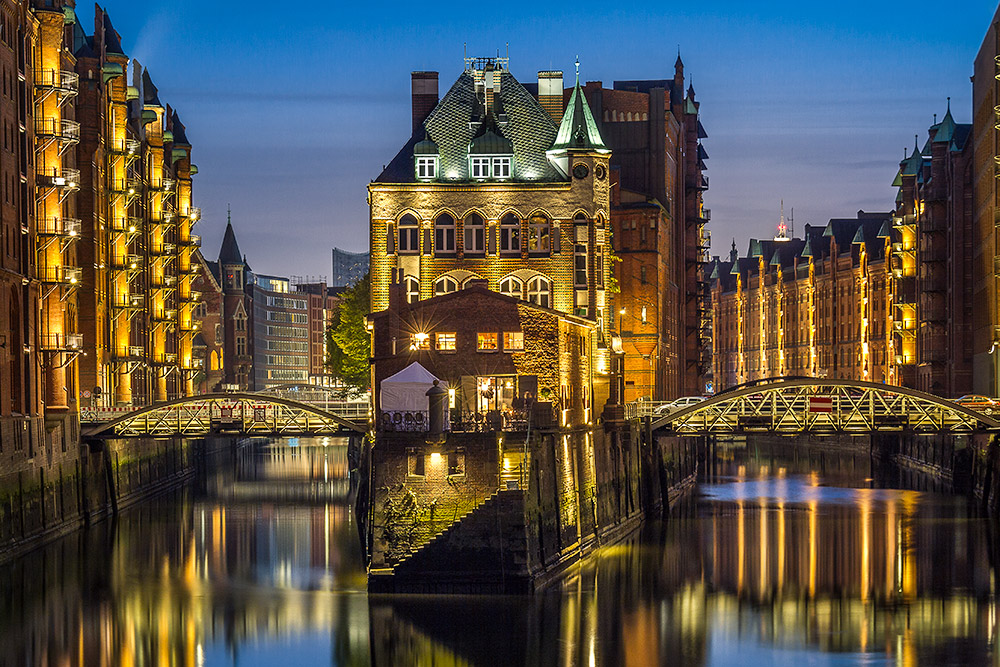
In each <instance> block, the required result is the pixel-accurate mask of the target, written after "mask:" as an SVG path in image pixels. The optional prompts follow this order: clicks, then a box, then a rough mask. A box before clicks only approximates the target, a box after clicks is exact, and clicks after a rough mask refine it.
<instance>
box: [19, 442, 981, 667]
mask: <svg viewBox="0 0 1000 667" xmlns="http://www.w3.org/2000/svg"><path fill="white" fill-rule="evenodd" d="M345 445H346V442H335V443H332V442H329V441H328V442H326V443H325V445H324V444H320V443H316V442H310V441H306V440H303V441H301V442H300V443H299V444H298V446H297V447H295V448H287V447H280V446H279V447H276V446H270V447H265V448H258V449H256V450H254V453H253V454H252V455H251V454H244V455H242V456H235V457H232V458H231V459H226V460H224V461H223V463H222V465H220V466H219V467H218V469H217V470H216V471H215V472H214V473H213V474H212V475H210V476H209V477H208V478H206V479H204V480H202V481H201V482H199V483H198V484H197V485H195V486H194V487H192V488H191V489H188V490H186V491H185V492H183V493H180V494H176V496H175V497H171V498H169V499H158V500H154V501H152V502H149V503H146V504H144V505H142V506H141V507H137V508H134V509H132V510H129V511H127V512H125V513H124V514H123V515H122V516H121V517H120V519H119V520H118V521H117V523H116V524H115V525H111V524H110V523H104V524H100V525H98V526H97V527H95V528H94V529H93V530H91V531H90V532H88V533H79V534H76V535H73V536H71V537H69V538H67V539H64V540H62V541H60V542H58V543H56V544H54V545H52V546H50V547H46V548H45V549H42V550H39V551H36V552H33V553H32V554H29V555H28V556H26V557H24V558H22V559H21V560H19V561H18V562H16V563H14V564H13V565H12V566H11V567H8V568H4V569H2V570H0V590H3V591H9V595H5V596H0V665H6V664H11V665H29V664H31V665H33V664H60V665H119V664H122V665H129V664H134V665H160V664H164V665H165V664H182V665H230V664H240V665H266V664H299V665H311V664H330V665H361V664H379V665H408V664H436V665H452V664H454V665H460V664H471V665H519V664H528V665H553V664H559V665H626V666H630V665H655V664H695V665H752V664H776V665H813V664H863V665H883V664H893V665H897V664H898V665H913V664H962V665H978V664H989V663H994V662H995V661H996V657H995V655H994V653H993V648H992V647H993V645H994V642H995V640H996V606H995V600H994V576H995V569H994V565H995V559H996V553H997V551H996V548H997V544H996V541H995V536H994V534H993V532H992V530H991V526H992V524H991V523H990V522H989V521H988V520H986V519H983V518H981V517H980V516H979V515H978V514H977V512H976V511H975V508H974V505H973V504H970V503H969V502H968V501H967V500H966V499H965V498H958V497H953V496H945V495H940V494H937V493H933V492H927V491H921V492H918V491H901V490H889V489H878V488H869V487H871V486H873V485H874V483H873V482H872V478H873V477H875V478H879V479H881V478H884V477H885V476H884V475H878V474H875V473H873V471H872V470H871V469H870V465H869V463H868V459H867V457H856V456H851V455H843V456H836V455H824V456H823V457H822V458H821V460H820V459H817V458H815V457H811V456H808V457H806V456H801V455H800V454H799V453H796V454H795V455H794V456H788V457H785V458H783V457H781V456H769V457H766V458H761V457H759V456H753V455H751V454H748V453H747V452H745V451H742V452H741V451H736V452H734V453H732V455H733V459H732V460H731V461H729V462H727V463H725V464H723V465H722V466H721V467H719V468H716V470H715V472H716V474H715V475H714V476H713V477H712V479H711V481H710V483H708V482H706V483H703V484H702V485H701V486H700V487H699V490H698V493H697V495H696V496H695V497H694V498H692V499H691V500H690V501H689V502H687V503H685V504H684V505H683V506H681V507H678V508H675V510H674V512H673V513H672V514H671V516H670V517H669V518H668V519H667V520H666V521H663V522H650V523H649V524H648V525H647V526H645V527H644V529H643V530H642V531H641V532H640V533H638V534H636V535H635V536H633V537H632V538H631V539H629V540H628V541H626V542H625V543H622V544H618V545H614V546H610V547H607V548H605V549H602V550H601V551H600V552H598V553H597V554H596V555H595V556H594V557H593V558H591V559H590V560H588V561H587V562H586V563H585V565H584V566H582V567H580V568H577V569H575V570H573V571H571V572H570V573H569V574H568V575H567V576H566V577H565V579H564V580H562V581H561V582H559V583H558V584H556V585H554V586H551V587H550V588H549V589H547V590H546V591H545V592H544V593H542V594H539V595H536V596H534V597H531V598H528V597H501V598H489V597H476V596H465V597H461V596H458V597H424V596H410V597H396V598H391V597H377V598H376V597H373V598H371V599H369V598H368V596H367V595H366V594H365V592H364V583H365V581H364V569H363V563H362V558H361V554H360V550H359V546H358V544H359V541H358V534H357V527H356V524H355V523H354V520H353V516H352V513H351V511H350V510H349V508H348V503H347V500H346V494H345V493H344V489H346V488H348V485H347V484H346V481H345V476H346V451H345V449H344V448H345ZM786 459H787V460H786ZM830 484H836V486H831V485H830ZM233 489H240V491H239V492H238V493H234V492H233ZM277 490H280V491H281V492H280V493H279V492H278V491H277ZM255 493H256V494H258V496H257V497H256V499H255V497H254V494H255ZM261 497H264V498H265V500H261V499H260V498H261Z"/></svg>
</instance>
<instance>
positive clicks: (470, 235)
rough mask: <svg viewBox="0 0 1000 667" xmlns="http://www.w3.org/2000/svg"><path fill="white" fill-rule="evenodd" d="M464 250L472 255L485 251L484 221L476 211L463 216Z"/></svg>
mask: <svg viewBox="0 0 1000 667" xmlns="http://www.w3.org/2000/svg"><path fill="white" fill-rule="evenodd" d="M465 252H467V253H469V254H472V255H477V254H478V255H481V254H483V253H485V252H486V221H485V220H483V216H481V215H479V214H478V213H470V214H469V215H467V216H466V218H465Z"/></svg>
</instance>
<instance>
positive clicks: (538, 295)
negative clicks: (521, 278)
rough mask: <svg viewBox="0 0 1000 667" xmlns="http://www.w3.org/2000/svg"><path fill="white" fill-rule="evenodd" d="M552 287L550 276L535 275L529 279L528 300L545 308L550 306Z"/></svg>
mask: <svg viewBox="0 0 1000 667" xmlns="http://www.w3.org/2000/svg"><path fill="white" fill-rule="evenodd" d="M551 289H552V283H551V282H550V281H549V279H548V278H545V277H543V276H535V277H534V278H532V279H531V280H529V281H528V301H530V302H531V303H533V304H535V305H538V306H542V307H543V308H548V307H549V302H550V296H549V292H550V291H551Z"/></svg>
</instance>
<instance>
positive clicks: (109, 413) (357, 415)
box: [80, 396, 371, 424]
mask: <svg viewBox="0 0 1000 667" xmlns="http://www.w3.org/2000/svg"><path fill="white" fill-rule="evenodd" d="M261 399H262V403H261V406H263V405H265V404H266V403H265V402H264V401H266V398H265V397H263V396H262V397H261ZM300 402H302V403H306V404H308V405H313V406H315V407H317V408H320V409H322V410H325V411H326V412H329V413H331V414H334V415H337V416H338V417H343V418H344V419H349V420H351V421H357V422H362V421H367V419H368V417H369V415H370V412H371V408H370V406H369V405H368V403H367V402H364V401H316V402H313V401H300ZM189 405H197V404H196V403H195V404H189ZM206 405H207V402H206ZM258 407H260V406H258ZM139 409H140V408H139V407H135V406H116V407H95V408H82V409H81V410H80V423H81V424H103V423H106V422H109V421H112V420H114V419H118V418H119V417H125V416H126V415H128V414H129V413H131V412H137V411H138V410H139ZM188 409H189V410H190V409H191V408H190V407H189V408H188Z"/></svg>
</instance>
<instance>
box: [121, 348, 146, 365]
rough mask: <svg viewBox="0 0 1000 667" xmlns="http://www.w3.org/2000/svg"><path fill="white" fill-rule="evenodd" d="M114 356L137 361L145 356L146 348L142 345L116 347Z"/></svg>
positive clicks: (123, 359) (122, 359)
mask: <svg viewBox="0 0 1000 667" xmlns="http://www.w3.org/2000/svg"><path fill="white" fill-rule="evenodd" d="M113 356H114V358H115V359H117V360H118V361H137V360H139V359H143V358H145V356H146V348H144V347H143V346H141V345H127V346H121V347H116V348H115V349H114V354H113Z"/></svg>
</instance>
